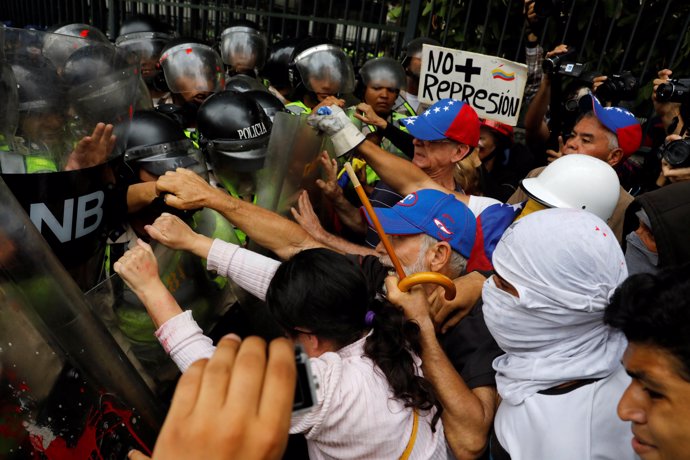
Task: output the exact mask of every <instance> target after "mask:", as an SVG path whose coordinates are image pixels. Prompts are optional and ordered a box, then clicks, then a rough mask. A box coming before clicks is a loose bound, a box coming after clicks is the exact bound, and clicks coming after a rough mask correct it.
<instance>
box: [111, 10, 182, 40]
mask: <svg viewBox="0 0 690 460" xmlns="http://www.w3.org/2000/svg"><path fill="white" fill-rule="evenodd" d="M143 32H149V33H154V34H163V35H166V36H167V37H168V39H170V38H172V36H171V34H170V27H168V26H167V25H166V24H164V23H162V22H161V21H159V20H158V19H157V18H155V17H153V16H151V15H148V14H138V15H135V16H132V17H129V18H127V19H125V21H124V22H123V23H122V27H120V35H119V36H118V37H117V39H118V40H120V39H121V38H122V37H125V36H127V35H130V34H138V33H143Z"/></svg>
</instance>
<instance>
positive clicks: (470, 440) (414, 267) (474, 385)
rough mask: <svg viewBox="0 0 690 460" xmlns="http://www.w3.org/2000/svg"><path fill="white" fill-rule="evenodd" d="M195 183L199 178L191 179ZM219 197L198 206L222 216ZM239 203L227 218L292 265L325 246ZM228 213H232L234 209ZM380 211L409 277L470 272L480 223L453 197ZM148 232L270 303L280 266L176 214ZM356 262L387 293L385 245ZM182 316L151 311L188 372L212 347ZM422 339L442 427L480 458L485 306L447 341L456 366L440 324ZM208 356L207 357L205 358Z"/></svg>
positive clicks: (427, 195) (490, 408)
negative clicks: (282, 238) (283, 238)
mask: <svg viewBox="0 0 690 460" xmlns="http://www.w3.org/2000/svg"><path fill="white" fill-rule="evenodd" d="M176 174H184V175H187V172H186V171H183V170H180V171H178V173H176ZM189 177H190V178H191V177H192V175H191V173H189ZM198 185H199V188H201V187H205V186H203V185H202V184H201V183H199V184H198ZM197 196H199V195H197ZM219 198H220V196H219V195H218V196H217V197H215V198H210V199H209V200H208V201H203V203H202V202H201V201H198V200H197V201H196V205H197V206H198V205H202V206H203V205H210V206H212V207H216V208H221V209H222V208H223V206H222V203H220V202H218V201H216V202H214V199H219ZM178 200H179V197H177V196H170V198H169V199H168V200H167V201H168V203H169V204H173V203H176V204H180V202H179V201H178ZM223 201H224V202H225V201H227V200H225V199H224V200H223ZM236 204H237V205H238V206H237V207H236V208H235V210H234V211H232V212H230V213H226V212H223V211H221V212H223V213H224V214H226V215H227V216H228V217H230V218H231V219H232V220H234V221H235V223H236V224H238V225H239V223H238V220H240V221H243V222H244V223H249V222H251V225H250V226H249V227H246V230H247V233H248V234H249V236H250V237H252V236H253V235H254V234H255V232H256V230H258V229H260V228H262V227H265V228H264V230H265V229H266V228H270V229H271V235H270V236H266V235H265V236H264V238H263V239H261V240H260V241H261V242H262V243H266V242H270V241H272V243H273V245H270V244H269V245H268V247H269V248H270V249H273V250H274V251H276V252H277V253H279V254H280V255H282V256H284V257H285V258H289V257H291V255H293V254H295V253H297V252H299V250H301V249H302V248H307V247H318V246H319V244H318V243H317V242H316V241H314V240H311V239H310V238H309V237H308V235H307V234H306V233H305V232H304V231H303V230H302V229H301V227H299V226H298V225H296V224H295V223H293V222H290V221H288V220H287V219H284V218H283V217H281V216H278V215H277V214H274V213H272V212H270V211H266V210H263V209H261V208H258V207H256V206H254V205H252V204H250V203H246V202H243V201H240V200H238V202H237V203H236ZM218 205H220V206H218ZM225 209H226V211H227V210H228V208H227V207H226V208H225ZM376 212H377V216H379V217H380V220H381V221H382V224H383V227H384V230H385V231H386V232H390V233H391V235H392V238H391V239H392V244H393V247H394V250H395V251H396V254H397V255H398V256H399V258H400V260H401V263H402V264H403V265H404V266H405V268H406V270H407V272H408V273H409V274H411V273H414V272H418V271H436V272H439V273H442V274H445V275H447V276H449V277H451V278H455V277H457V276H460V275H461V274H463V273H464V271H465V267H466V263H467V258H469V256H470V254H471V253H472V250H473V248H474V247H475V244H476V240H475V235H476V231H477V229H476V221H475V218H474V216H473V214H472V212H471V211H470V210H469V209H468V208H467V207H466V206H465V205H464V204H463V203H461V202H460V201H458V200H456V199H455V198H454V197H453V195H451V194H446V193H443V192H439V191H437V190H419V191H417V192H416V193H413V194H411V195H409V196H407V197H405V199H403V200H402V201H401V202H400V203H398V204H397V205H395V206H394V207H392V208H390V209H381V210H377V211H376ZM233 217H236V218H237V219H238V220H236V219H233ZM240 227H242V225H240ZM147 231H148V232H149V234H150V236H152V237H153V238H154V239H156V240H158V241H159V242H161V243H163V244H165V245H167V246H170V247H171V248H175V249H183V250H188V251H191V252H193V253H194V254H196V255H198V256H200V257H203V258H206V259H207V260H208V269H210V270H216V271H217V272H218V273H219V274H221V275H223V276H228V277H230V278H232V279H233V280H234V281H235V282H236V283H237V284H238V285H240V286H241V287H243V288H245V289H246V290H247V291H249V292H251V293H253V294H255V295H257V296H258V297H259V298H263V296H264V294H265V292H266V289H267V287H268V284H269V283H270V281H271V279H272V277H273V274H274V273H275V270H276V269H277V267H278V265H279V263H278V262H276V261H273V260H271V259H267V258H266V257H263V256H260V255H258V254H256V253H253V252H251V251H247V250H244V249H242V248H240V247H239V246H237V245H234V244H231V243H226V242H224V241H221V240H217V239H216V240H212V239H210V238H208V237H205V236H203V235H199V234H196V233H194V232H193V231H192V230H191V229H190V228H189V227H187V226H186V225H185V224H184V223H183V222H182V221H181V220H180V219H178V218H177V217H174V216H172V215H167V216H162V217H161V218H159V219H158V220H157V221H156V222H155V223H154V224H153V225H152V226H150V227H148V228H147ZM276 233H285V234H290V235H291V237H292V238H293V242H295V243H296V242H297V241H299V247H298V246H297V245H290V244H285V242H283V243H281V244H282V247H281V246H280V245H279V244H277V238H276ZM256 236H257V237H258V236H259V235H256ZM300 238H301V239H300ZM351 257H353V258H355V260H357V261H358V263H359V265H360V266H361V268H362V271H363V273H364V275H365V277H366V279H367V280H368V282H369V283H370V286H371V291H372V293H373V292H374V291H380V288H381V286H382V282H383V280H384V278H385V277H386V276H387V275H388V271H389V269H390V259H389V258H388V256H387V255H386V254H385V252H384V251H383V249H382V247H381V245H379V247H378V248H377V256H367V257H364V258H361V257H358V256H351ZM429 292H430V291H429V290H427V293H429ZM179 313H180V311H177V310H176V311H172V310H170V309H163V310H151V311H150V314H151V316H152V318H153V320H154V322H155V323H156V324H159V325H162V327H161V329H159V331H158V332H157V335H158V337H159V340H161V342H162V343H164V345H165V348H166V350H167V351H168V352H169V353H170V354H171V356H172V357H173V359H174V360H175V361H176V362H178V365H180V366H182V365H188V364H189V363H190V362H191V361H193V360H194V359H196V358H195V357H198V356H202V355H203V350H205V349H206V348H207V347H208V346H209V345H210V343H209V342H208V341H207V339H205V338H204V337H203V336H202V335H201V331H200V330H199V329H198V328H197V327H195V325H194V323H193V320H192V319H191V317H190V316H189V315H185V316H182V315H179ZM428 315H429V313H428V312H427V316H428ZM167 321H170V323H168V324H167V326H166V324H164V323H166V322H167ZM427 326H428V325H427ZM182 330H183V332H181V331H182ZM422 334H423V345H424V350H423V353H422V360H423V365H422V366H423V371H424V374H425V376H426V378H427V379H428V380H429V381H431V382H432V384H433V385H434V387H435V390H436V392H437V393H438V395H439V399H440V400H441V402H442V404H443V407H444V411H443V414H442V420H443V423H444V430H445V434H446V438H447V440H448V443H449V446H450V448H451V449H452V450H453V452H454V454H455V455H456V457H457V458H474V457H475V456H476V455H479V454H480V453H481V452H482V451H483V450H484V448H485V446H486V441H487V434H488V430H489V427H490V425H491V421H492V419H493V414H494V410H495V396H496V390H495V388H494V385H495V384H494V373H493V370H492V369H491V362H492V361H493V359H494V358H495V357H496V356H497V355H498V354H500V350H499V349H498V348H497V345H496V343H495V342H494V341H493V340H492V339H491V337H490V335H489V334H488V330H487V329H486V326H485V324H484V320H483V317H482V311H481V304H477V305H475V306H474V307H473V308H472V310H471V311H470V312H468V313H467V314H466V315H465V317H464V318H463V319H462V321H461V322H460V324H459V325H457V326H456V327H455V328H453V329H452V330H451V331H450V332H449V333H448V334H446V335H445V336H443V337H442V339H441V341H442V343H443V345H445V346H447V347H449V353H451V354H450V355H449V356H450V359H449V356H447V355H446V354H445V352H444V351H443V348H441V345H440V344H439V341H438V339H437V338H436V333H435V329H434V327H433V325H432V326H431V327H430V328H429V327H427V328H423V330H422ZM195 344H196V345H195ZM198 347H200V348H198ZM204 347H206V348H204ZM200 349H201V350H202V352H199V350H200ZM185 363H186V364H185Z"/></svg>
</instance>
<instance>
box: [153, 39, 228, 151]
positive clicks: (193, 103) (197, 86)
mask: <svg viewBox="0 0 690 460" xmlns="http://www.w3.org/2000/svg"><path fill="white" fill-rule="evenodd" d="M160 65H161V67H162V69H163V75H164V76H165V82H166V84H167V85H168V88H170V92H171V99H170V100H169V101H166V102H169V103H171V104H172V105H167V106H165V107H163V106H162V105H159V106H158V107H157V109H158V110H161V111H163V112H164V113H169V114H172V115H175V116H176V118H177V119H178V120H179V121H180V123H181V124H182V126H183V127H184V128H195V127H196V112H197V111H198V110H199V106H200V105H201V104H202V103H203V102H204V100H206V98H208V97H209V96H210V95H211V94H213V93H215V92H217V91H221V90H222V89H223V88H224V87H225V79H224V74H223V62H222V61H221V59H220V56H219V55H218V53H217V52H216V51H214V50H213V48H211V47H210V46H208V45H206V44H205V43H202V42H199V41H197V40H193V39H183V38H180V39H175V40H172V41H170V42H169V43H168V45H167V46H166V48H165V49H164V50H163V54H162V55H161V58H160ZM194 137H196V135H192V138H194Z"/></svg>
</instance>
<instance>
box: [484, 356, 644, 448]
mask: <svg viewBox="0 0 690 460" xmlns="http://www.w3.org/2000/svg"><path fill="white" fill-rule="evenodd" d="M629 383H630V377H628V376H627V375H626V374H625V370H624V369H623V367H622V366H621V367H620V368H619V369H618V370H617V371H616V372H614V373H613V374H611V375H610V376H608V377H606V378H605V379H602V380H599V381H597V382H594V383H590V384H589V385H584V386H582V387H580V388H577V389H575V390H573V391H571V392H569V393H565V394H559V395H545V394H541V393H536V394H534V395H532V396H530V397H528V398H527V399H525V401H524V402H523V403H522V404H519V405H517V406H515V405H511V404H507V403H506V402H502V403H501V404H500V405H499V406H498V411H497V412H496V419H495V421H494V428H495V430H496V437H497V438H498V441H499V442H500V443H501V446H503V448H504V449H505V450H506V451H507V452H508V454H510V458H511V460H535V459H558V460H584V459H587V460H605V459H606V460H627V459H636V458H637V456H636V455H635V453H634V452H633V450H632V446H631V445H630V439H631V438H632V434H631V433H630V423H628V422H623V421H622V420H621V419H619V418H618V415H617V413H616V406H617V405H618V401H619V400H620V398H621V396H622V394H623V392H624V391H625V389H626V388H627V386H628V384H629Z"/></svg>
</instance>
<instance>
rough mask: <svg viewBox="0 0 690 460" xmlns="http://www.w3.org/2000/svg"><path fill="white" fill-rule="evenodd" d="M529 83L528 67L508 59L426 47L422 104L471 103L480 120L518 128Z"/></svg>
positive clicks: (420, 81) (423, 58)
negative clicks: (441, 101)
mask: <svg viewBox="0 0 690 460" xmlns="http://www.w3.org/2000/svg"><path fill="white" fill-rule="evenodd" d="M526 82H527V66H526V65H525V64H520V63H517V62H513V61H508V60H507V59H502V58H498V57H495V56H486V55H484V54H477V53H471V52H469V51H460V50H456V49H452V48H444V47H441V46H433V45H426V44H425V45H424V46H423V48H422V71H421V75H420V79H419V93H418V97H419V102H421V103H423V104H433V103H434V102H436V101H438V100H439V99H443V98H447V97H449V98H453V99H459V100H462V101H466V102H468V103H469V104H470V105H471V106H472V107H474V109H475V110H476V111H477V114H478V115H479V116H480V117H481V118H488V119H491V120H494V121H500V122H501V123H506V124H508V125H511V126H515V125H516V124H517V121H518V117H519V115H520V106H521V104H522V96H523V94H524V92H525V84H526Z"/></svg>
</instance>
